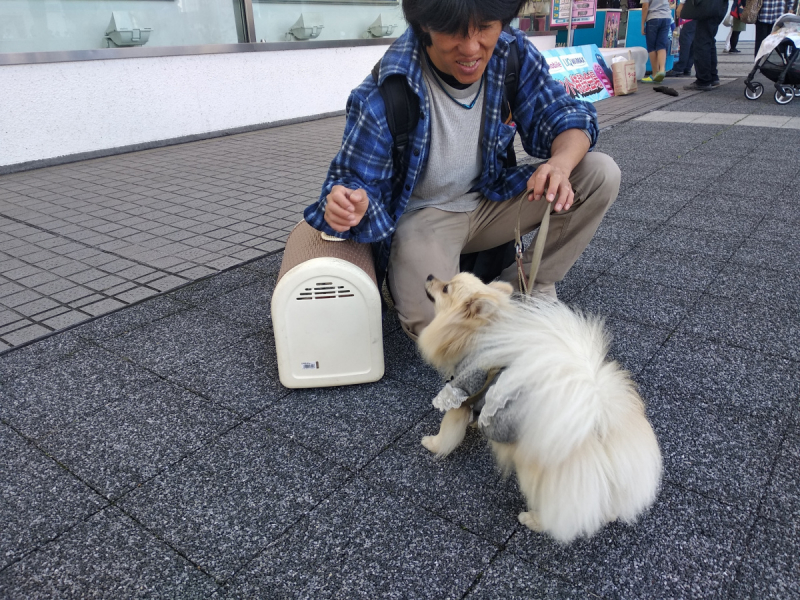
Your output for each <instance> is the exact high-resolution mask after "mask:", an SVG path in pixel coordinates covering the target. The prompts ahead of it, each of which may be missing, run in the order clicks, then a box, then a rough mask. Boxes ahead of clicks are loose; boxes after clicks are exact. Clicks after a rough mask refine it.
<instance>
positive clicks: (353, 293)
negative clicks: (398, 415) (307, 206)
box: [272, 221, 384, 388]
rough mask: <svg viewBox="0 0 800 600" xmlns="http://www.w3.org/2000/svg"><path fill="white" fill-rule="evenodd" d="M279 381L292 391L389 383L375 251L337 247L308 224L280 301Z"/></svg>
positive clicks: (282, 280) (286, 270)
mask: <svg viewBox="0 0 800 600" xmlns="http://www.w3.org/2000/svg"><path fill="white" fill-rule="evenodd" d="M272 323H273V330H274V333H275V349H276V353H277V357H278V374H279V376H280V380H281V383H282V384H283V385H284V386H286V387H288V388H308V387H325V386H332V385H349V384H354V383H366V382H369V381H377V380H378V379H380V378H381V377H383V368H384V367H383V334H382V330H381V298H380V292H379V291H378V285H377V280H376V277H375V267H374V264H373V259H372V250H371V248H370V245H369V244H357V243H355V242H352V241H342V240H336V241H333V240H332V239H331V238H327V236H323V235H322V234H321V233H320V232H319V231H317V230H316V229H313V228H312V227H311V226H310V225H308V224H307V223H306V222H305V221H301V222H300V223H299V224H298V225H297V226H296V227H295V228H294V229H293V230H292V233H291V234H290V235H289V239H288V240H287V242H286V249H285V250H284V253H283V262H282V263H281V270H280V273H279V275H278V282H277V284H276V286H275V292H274V293H273V294H272Z"/></svg>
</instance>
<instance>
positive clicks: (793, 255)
mask: <svg viewBox="0 0 800 600" xmlns="http://www.w3.org/2000/svg"><path fill="white" fill-rule="evenodd" d="M776 220H777V219H764V221H763V222H762V223H761V226H759V228H758V229H757V230H756V231H755V233H754V235H753V237H751V238H750V239H748V240H747V241H746V242H745V243H744V244H743V245H742V246H741V248H739V250H738V251H737V252H736V254H734V255H733V258H732V260H733V261H734V262H736V263H740V264H744V265H750V266H754V267H763V268H765V269H774V270H781V271H787V272H792V273H800V237H798V236H797V230H796V229H795V230H794V232H789V231H788V230H789V229H790V228H791V225H795V224H796V223H800V219H797V220H796V221H795V223H786V224H785V225H788V227H781V226H776V225H775V221H776ZM767 221H769V223H767ZM767 227H768V228H767ZM784 233H786V235H785V236H784Z"/></svg>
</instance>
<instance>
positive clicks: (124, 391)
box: [0, 345, 157, 440]
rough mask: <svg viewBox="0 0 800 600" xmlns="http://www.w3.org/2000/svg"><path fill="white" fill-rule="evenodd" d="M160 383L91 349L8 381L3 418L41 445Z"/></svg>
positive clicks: (1, 407)
mask: <svg viewBox="0 0 800 600" xmlns="http://www.w3.org/2000/svg"><path fill="white" fill-rule="evenodd" d="M156 379H157V378H156V376H155V375H153V374H152V373H150V372H148V371H145V370H144V369H141V368H139V367H137V366H136V365H134V364H132V363H130V362H129V361H127V360H124V359H122V358H120V357H119V356H115V355H114V354H112V353H110V352H107V351H106V350H104V349H102V348H98V347H96V346H92V345H88V346H86V347H84V348H81V349H79V350H78V351H76V352H75V353H74V354H72V355H70V356H68V357H67V358H65V359H63V360H60V361H58V362H55V363H52V364H49V365H47V366H43V367H40V368H39V369H36V370H33V371H26V372H23V373H21V374H18V375H16V376H15V377H13V378H11V379H9V380H7V381H6V382H5V383H4V384H3V397H4V399H3V402H2V404H0V418H2V419H4V420H6V421H7V422H8V423H10V424H11V425H13V426H14V427H15V428H17V429H18V430H20V431H22V432H23V433H24V434H25V435H27V436H29V437H31V438H33V439H38V440H41V439H42V438H44V437H45V436H47V435H49V434H51V433H53V432H55V431H58V430H60V429H62V428H64V427H65V426H67V425H69V424H70V423H72V422H73V421H75V420H76V419H80V418H83V417H86V416H87V415H90V414H92V413H94V412H97V411H98V410H100V409H101V408H102V407H103V406H106V405H108V404H111V403H113V402H117V401H120V400H124V399H125V398H127V397H128V396H129V395H130V394H131V393H132V392H134V391H136V390H137V389H139V388H141V387H142V386H144V385H147V384H148V383H152V382H154V381H155V380H156Z"/></svg>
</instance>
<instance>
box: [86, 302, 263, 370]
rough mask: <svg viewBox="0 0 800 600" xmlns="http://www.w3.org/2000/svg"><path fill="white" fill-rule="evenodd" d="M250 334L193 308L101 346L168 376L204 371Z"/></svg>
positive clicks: (248, 330)
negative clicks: (208, 363) (190, 369)
mask: <svg viewBox="0 0 800 600" xmlns="http://www.w3.org/2000/svg"><path fill="white" fill-rule="evenodd" d="M251 333H252V331H251V330H250V329H249V328H248V327H246V326H244V325H241V324H238V323H235V322H233V321H230V320H228V319H225V318H223V317H220V316H219V315H216V314H213V313H209V312H207V311H204V310H201V309H197V308H193V309H190V310H185V311H181V312H178V313H174V314H171V315H169V316H166V317H164V318H162V319H159V320H158V321H155V322H152V323H149V324H147V325H145V326H143V327H139V328H138V329H134V330H132V331H128V332H126V333H123V334H121V335H119V336H117V337H114V338H107V339H105V340H102V341H100V342H98V343H100V344H102V345H103V346H104V347H106V348H107V349H109V350H111V351H113V352H116V353H117V354H119V355H120V356H125V357H126V358H127V359H128V360H131V361H133V362H135V363H137V364H139V365H141V366H144V367H146V368H148V369H151V370H153V371H155V372H156V373H158V374H160V375H162V376H166V375H169V374H170V373H174V372H176V371H179V370H181V369H184V368H186V367H188V366H190V365H196V366H197V368H199V369H201V368H203V364H204V363H205V362H206V361H213V360H214V359H215V357H216V356H218V355H219V354H220V353H221V352H224V351H225V350H226V349H227V348H229V347H230V346H233V345H234V344H236V343H237V342H239V341H241V340H242V339H244V338H246V337H248V336H249V335H250V334H251Z"/></svg>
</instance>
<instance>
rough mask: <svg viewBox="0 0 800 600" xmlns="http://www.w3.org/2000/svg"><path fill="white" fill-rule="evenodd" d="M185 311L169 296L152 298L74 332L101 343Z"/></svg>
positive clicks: (87, 324)
mask: <svg viewBox="0 0 800 600" xmlns="http://www.w3.org/2000/svg"><path fill="white" fill-rule="evenodd" d="M185 310H188V306H187V305H186V304H182V303H180V302H176V301H174V300H172V299H171V298H170V297H168V296H159V297H156V298H151V299H150V300H148V301H147V302H145V303H139V304H137V305H134V306H129V307H126V308H125V309H123V310H119V311H116V312H114V313H111V314H108V315H103V316H101V317H98V318H96V319H94V320H93V321H91V322H89V323H86V324H85V325H81V326H80V327H76V328H75V329H74V330H73V332H74V334H77V335H78V336H80V337H82V338H86V339H87V340H95V341H100V340H105V339H108V338H113V337H116V336H118V335H122V334H124V333H127V332H130V331H133V330H135V329H137V328H139V327H142V326H143V325H147V324H150V323H153V322H155V321H158V320H159V319H162V318H164V317H167V316H170V315H174V314H176V313H179V312H181V311H185Z"/></svg>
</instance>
